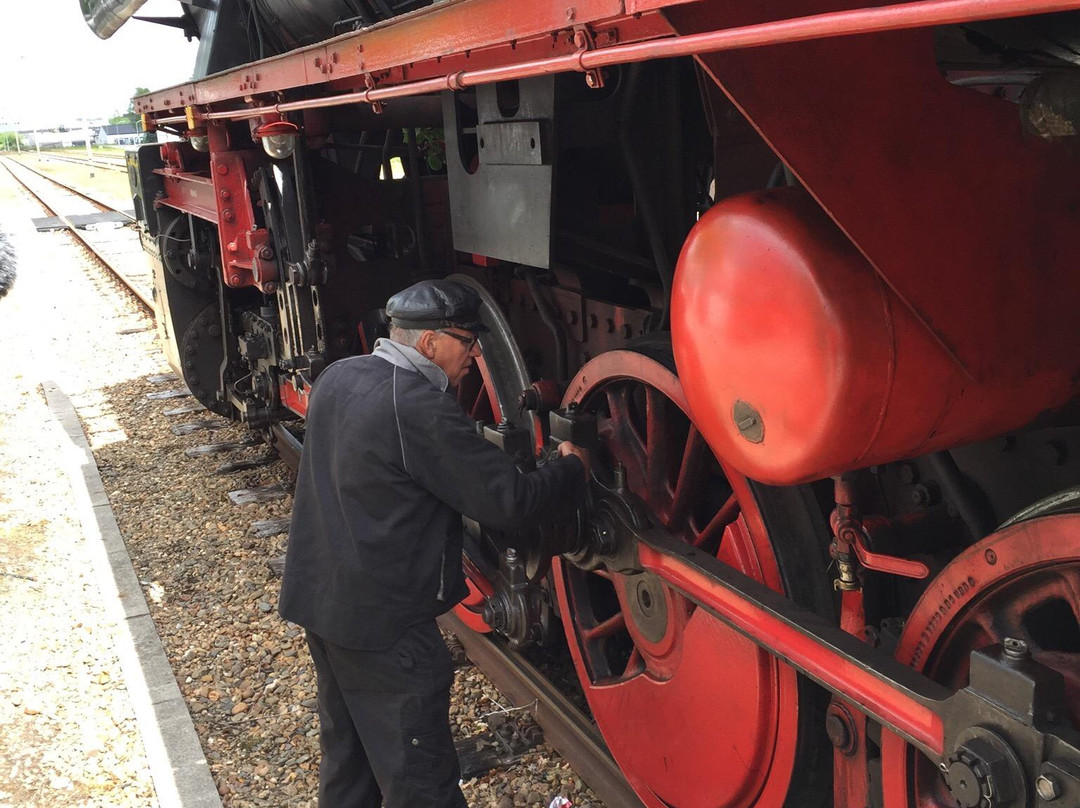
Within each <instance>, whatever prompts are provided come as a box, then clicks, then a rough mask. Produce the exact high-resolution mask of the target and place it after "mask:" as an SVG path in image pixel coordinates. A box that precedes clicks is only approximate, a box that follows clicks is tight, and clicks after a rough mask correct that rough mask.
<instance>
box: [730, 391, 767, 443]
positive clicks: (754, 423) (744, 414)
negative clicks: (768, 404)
mask: <svg viewBox="0 0 1080 808" xmlns="http://www.w3.org/2000/svg"><path fill="white" fill-rule="evenodd" d="M731 419H732V420H733V421H734V422H735V427H736V428H737V429H738V430H739V434H740V435H742V436H743V437H744V438H745V439H746V440H748V441H750V442H751V443H761V442H762V441H763V440H765V422H764V421H762V420H761V413H759V412H758V411H757V410H756V409H755V408H754V407H753V405H751V404H747V403H746V402H745V401H742V400H738V401H736V402H735V404H734V406H732V408H731Z"/></svg>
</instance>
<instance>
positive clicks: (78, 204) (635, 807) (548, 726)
mask: <svg viewBox="0 0 1080 808" xmlns="http://www.w3.org/2000/svg"><path fill="white" fill-rule="evenodd" d="M0 162H2V163H3V165H4V167H5V168H6V169H7V171H8V172H9V173H10V174H11V175H12V176H13V177H14V178H15V180H16V181H17V182H18V183H19V184H20V185H22V187H24V188H25V189H26V190H27V192H28V193H30V194H31V195H32V196H33V197H34V198H35V199H36V200H37V201H38V203H39V204H40V205H41V206H42V207H43V208H44V209H45V210H46V211H47V212H48V213H49V215H52V216H59V218H60V219H61V220H62V221H63V222H64V223H65V224H66V225H67V229H68V230H69V231H70V232H71V233H72V235H74V236H75V238H76V239H78V240H79V241H80V242H81V243H82V244H83V245H84V246H85V247H86V248H87V249H88V250H89V251H90V252H91V253H92V255H93V256H94V257H95V259H96V260H97V261H98V262H99V263H101V264H102V265H103V266H104V267H105V268H107V269H108V270H109V271H110V272H111V273H113V274H114V275H115V276H116V278H117V279H118V280H119V281H120V282H121V283H122V284H123V285H124V286H125V287H126V288H128V289H129V290H130V291H131V292H132V293H133V295H134V296H135V297H136V299H137V300H138V301H139V302H140V303H141V304H142V305H143V306H144V307H145V308H147V309H148V310H150V311H151V312H152V311H153V309H154V307H153V298H152V291H151V290H152V279H151V277H150V272H149V269H148V267H147V261H146V257H145V254H144V253H143V252H142V250H141V248H140V246H139V237H138V234H137V233H135V232H134V231H133V230H132V228H131V227H130V226H121V227H119V228H116V229H114V230H108V231H104V232H94V231H82V230H80V229H79V228H77V227H75V226H73V225H72V223H71V221H70V218H69V217H70V216H72V215H75V214H76V213H79V212H80V211H82V210H85V209H86V208H87V207H88V206H89V207H92V208H94V209H95V210H97V211H115V210H116V209H115V208H113V207H112V206H109V205H108V204H106V203H104V202H101V201H100V200H97V199H95V198H93V197H92V196H90V195H88V194H86V193H84V192H82V191H80V190H79V189H76V188H73V187H71V186H69V185H66V184H64V183H61V182H60V181H58V180H56V179H54V178H52V177H49V176H47V175H45V174H42V173H40V172H38V171H35V170H34V169H32V168H30V167H29V166H26V165H24V164H22V163H19V162H17V161H14V160H11V159H8V158H5V159H3V160H0ZM59 211H69V212H68V213H67V215H65V214H61V213H59ZM130 259H135V260H137V261H138V262H139V266H138V267H134V266H132V264H134V260H130ZM120 264H123V268H120V267H119V266H118V265H120ZM177 392H179V391H177ZM192 409H194V408H192ZM200 409H201V408H200ZM180 411H188V410H186V409H183V408H182V409H181V410H178V412H180ZM294 440H295V439H294ZM279 443H280V441H279ZM201 448H206V449H210V448H213V447H211V446H208V447H201ZM294 448H295V449H297V450H298V449H299V446H298V445H297V446H295V447H294ZM193 451H194V453H195V454H193V455H192V456H197V455H198V452H199V450H198V449H196V450H193ZM271 529H276V531H278V532H280V531H284V530H287V520H279V521H278V523H277V524H276V527H274V528H271ZM264 535H265V534H264ZM440 623H441V624H442V626H443V628H444V629H446V630H447V631H450V632H452V633H453V634H455V635H456V636H457V637H458V638H459V640H460V642H461V644H462V646H463V647H464V649H465V651H466V653H467V654H468V656H469V658H470V659H471V660H472V661H473V662H474V663H475V664H476V665H477V666H478V667H479V668H480V669H481V670H482V671H483V672H484V673H485V674H486V675H487V676H488V677H489V678H490V679H491V681H492V682H493V683H494V684H495V686H496V687H497V688H498V689H499V690H500V691H501V692H502V693H503V695H504V696H505V697H506V698H507V699H509V700H510V701H511V702H512V703H513V705H514V706H515V707H519V708H524V709H527V710H529V711H530V712H531V713H532V715H533V717H534V718H535V720H536V722H537V723H538V724H539V725H540V727H541V728H542V729H543V731H544V734H545V738H546V739H547V741H548V743H550V744H551V746H553V747H554V748H555V749H557V750H558V751H559V753H560V754H561V755H562V756H563V757H564V758H565V759H566V760H567V761H568V762H569V763H570V765H571V766H572V767H573V768H574V770H575V771H576V772H577V773H578V775H579V776H580V777H581V778H582V780H583V781H585V782H586V783H588V784H589V786H590V787H591V788H592V789H593V791H595V793H596V794H597V795H598V796H600V798H601V799H602V800H603V801H604V802H605V804H607V805H611V806H620V808H640V806H641V802H640V801H639V799H638V798H637V796H636V795H635V794H634V792H633V790H632V789H631V787H630V785H629V784H628V783H627V782H626V779H625V778H624V777H623V775H622V773H621V771H620V770H619V767H618V765H617V764H616V763H615V761H614V760H613V759H612V757H611V754H610V752H609V751H608V749H607V747H606V745H605V744H604V741H603V739H602V738H601V736H600V733H599V731H598V730H597V729H596V727H595V725H594V724H593V723H592V721H591V720H590V719H589V718H588V717H587V716H585V715H584V714H583V713H582V712H581V711H580V710H578V709H577V708H576V707H575V706H574V705H573V704H571V703H570V701H568V700H567V698H566V697H565V696H564V695H563V694H562V693H560V692H559V690H558V689H556V688H555V687H554V686H553V685H552V684H551V683H550V682H549V681H548V680H547V678H545V676H544V675H543V674H542V673H541V672H540V671H539V670H537V669H536V668H535V667H534V666H533V665H532V664H530V663H529V662H528V661H527V660H526V659H525V658H524V657H522V656H521V655H520V654H517V653H514V652H512V651H509V650H508V649H507V648H506V647H505V646H504V645H503V644H500V643H499V642H497V641H494V640H492V639H490V638H488V637H486V636H483V635H479V634H475V633H474V632H472V631H471V630H469V629H468V628H467V627H466V626H465V625H464V623H462V622H461V621H460V620H459V619H458V618H457V617H456V616H455V615H454V614H453V613H449V614H447V615H444V616H443V617H442V618H440Z"/></svg>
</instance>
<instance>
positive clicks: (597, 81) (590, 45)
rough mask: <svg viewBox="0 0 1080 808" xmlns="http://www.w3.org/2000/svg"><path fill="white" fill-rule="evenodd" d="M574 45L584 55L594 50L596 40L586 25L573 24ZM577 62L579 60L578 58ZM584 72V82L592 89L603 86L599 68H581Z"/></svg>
mask: <svg viewBox="0 0 1080 808" xmlns="http://www.w3.org/2000/svg"><path fill="white" fill-rule="evenodd" d="M574 45H575V46H576V47H577V49H578V54H579V56H580V55H584V54H585V53H587V52H588V51H591V50H596V40H595V39H594V38H593V35H592V31H590V30H589V27H588V26H587V25H575V26H574ZM578 64H579V65H580V64H581V62H580V60H579V62H578ZM581 69H582V70H583V71H584V72H585V83H586V84H587V85H589V87H590V88H592V89H593V90H599V89H600V88H601V87H603V86H604V76H603V74H602V73H601V72H600V70H599V69H595V68H594V69H591V70H590V69H587V68H585V67H582V68H581Z"/></svg>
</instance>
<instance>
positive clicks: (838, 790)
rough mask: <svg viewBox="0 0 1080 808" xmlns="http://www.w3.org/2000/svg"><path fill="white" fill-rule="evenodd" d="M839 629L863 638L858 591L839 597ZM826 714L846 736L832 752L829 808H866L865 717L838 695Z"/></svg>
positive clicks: (862, 610)
mask: <svg viewBox="0 0 1080 808" xmlns="http://www.w3.org/2000/svg"><path fill="white" fill-rule="evenodd" d="M840 628H842V629H843V630H844V631H846V632H847V633H848V634H850V635H852V636H853V637H858V638H859V639H860V640H863V639H865V637H866V609H865V604H864V602H863V592H862V589H854V590H848V591H845V592H843V593H842V594H841V600H840ZM829 712H830V713H831V714H833V715H835V716H836V719H838V720H839V721H840V722H841V724H842V725H843V726H844V727H845V728H846V731H847V733H848V737H847V743H846V744H844V745H842V746H838V747H837V748H836V750H835V751H834V752H833V808H867V806H869V805H870V778H869V771H868V768H867V760H868V756H869V750H868V748H867V745H866V716H865V715H863V713H861V712H860V711H859V710H857V709H855V708H854V707H852V706H851V705H849V704H848V703H847V701H845V700H844V699H842V698H840V697H838V696H834V697H833V701H832V704H831V705H829ZM827 720H828V719H827ZM834 745H836V744H835V742H834Z"/></svg>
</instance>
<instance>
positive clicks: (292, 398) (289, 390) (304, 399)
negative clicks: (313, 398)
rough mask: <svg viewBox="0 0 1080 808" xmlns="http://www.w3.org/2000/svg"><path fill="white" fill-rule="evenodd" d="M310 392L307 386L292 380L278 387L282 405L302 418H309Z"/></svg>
mask: <svg viewBox="0 0 1080 808" xmlns="http://www.w3.org/2000/svg"><path fill="white" fill-rule="evenodd" d="M294 385H295V386H294ZM308 392H309V390H308V387H307V385H306V384H304V383H303V382H300V381H295V382H294V381H293V380H291V379H290V380H287V381H283V382H281V383H280V384H279V385H278V395H279V396H281V403H282V404H283V405H284V406H285V407H287V408H288V409H290V410H291V411H292V412H295V413H296V414H297V415H299V416H300V417H301V418H306V417H307V408H308Z"/></svg>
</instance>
